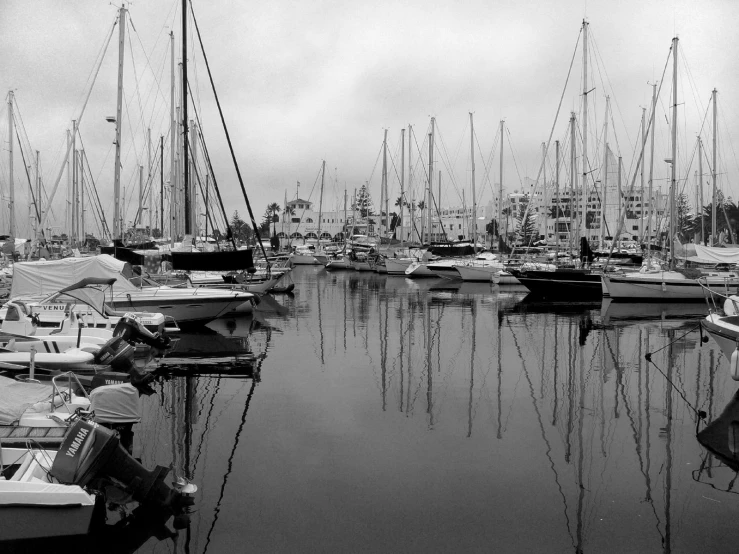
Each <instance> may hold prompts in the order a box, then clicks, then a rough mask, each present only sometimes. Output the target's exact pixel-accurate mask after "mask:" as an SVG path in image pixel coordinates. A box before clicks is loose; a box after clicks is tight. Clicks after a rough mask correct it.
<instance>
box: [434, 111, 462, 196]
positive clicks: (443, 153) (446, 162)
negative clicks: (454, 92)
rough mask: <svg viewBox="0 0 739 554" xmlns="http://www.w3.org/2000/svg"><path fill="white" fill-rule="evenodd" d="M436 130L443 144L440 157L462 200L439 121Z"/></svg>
mask: <svg viewBox="0 0 739 554" xmlns="http://www.w3.org/2000/svg"><path fill="white" fill-rule="evenodd" d="M466 129H467V127H465V130H466ZM436 130H437V132H438V137H439V142H440V143H441V149H440V154H441V155H440V156H439V157H440V158H441V161H442V162H443V163H444V165H445V167H446V169H447V172H448V173H447V174H448V177H449V178H450V180H451V181H452V186H454V190H455V191H456V192H457V196H459V198H460V200H461V198H462V195H461V194H460V192H459V187H458V186H457V180H456V178H455V176H454V173H453V172H452V168H453V167H454V164H452V161H451V160H450V159H449V152H448V151H447V147H446V144H445V143H444V137H443V135H442V134H441V126H440V125H439V121H438V120H437V121H436ZM437 150H439V149H438V148H437ZM458 152H459V151H458ZM445 156H446V159H444V157H445ZM439 204H441V198H439Z"/></svg>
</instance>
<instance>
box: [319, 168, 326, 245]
mask: <svg viewBox="0 0 739 554" xmlns="http://www.w3.org/2000/svg"><path fill="white" fill-rule="evenodd" d="M325 177H326V160H323V163H322V164H321V194H320V196H319V197H318V251H319V252H320V251H321V220H322V219H323V183H324V178H325Z"/></svg>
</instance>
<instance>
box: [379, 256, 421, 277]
mask: <svg viewBox="0 0 739 554" xmlns="http://www.w3.org/2000/svg"><path fill="white" fill-rule="evenodd" d="M413 261H414V260H399V259H396V258H388V259H386V260H385V268H386V269H387V274H388V275H400V276H402V277H405V270H406V269H408V267H409V266H410V265H411V264H412V263H413Z"/></svg>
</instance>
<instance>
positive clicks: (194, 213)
mask: <svg viewBox="0 0 739 554" xmlns="http://www.w3.org/2000/svg"><path fill="white" fill-rule="evenodd" d="M190 128H191V129H192V136H193V139H192V158H191V159H190V165H191V166H192V168H191V169H192V175H193V179H192V190H191V191H190V192H191V195H190V227H191V228H192V229H191V232H192V234H193V235H195V236H196V237H197V236H198V234H199V230H198V229H199V227H198V178H197V165H198V127H197V123H195V122H194V121H193V120H190Z"/></svg>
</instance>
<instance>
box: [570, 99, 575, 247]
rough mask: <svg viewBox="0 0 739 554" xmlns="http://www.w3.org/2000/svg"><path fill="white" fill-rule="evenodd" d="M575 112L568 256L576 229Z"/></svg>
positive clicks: (573, 117)
mask: <svg viewBox="0 0 739 554" xmlns="http://www.w3.org/2000/svg"><path fill="white" fill-rule="evenodd" d="M575 171H576V168H575V112H571V113H570V256H571V255H572V243H573V241H572V239H573V236H572V235H573V229H575V228H576V227H577V225H576V222H577V218H576V217H575V213H576V212H575V210H576V209H577V208H576V206H575Z"/></svg>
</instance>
